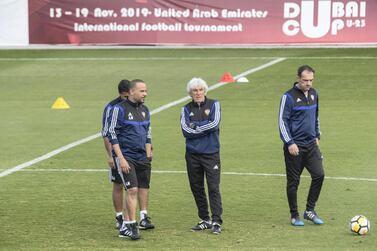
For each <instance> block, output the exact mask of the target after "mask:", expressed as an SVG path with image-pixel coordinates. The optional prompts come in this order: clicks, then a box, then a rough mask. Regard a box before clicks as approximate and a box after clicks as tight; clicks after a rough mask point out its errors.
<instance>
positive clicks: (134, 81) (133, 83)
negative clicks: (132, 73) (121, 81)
mask: <svg viewBox="0 0 377 251" xmlns="http://www.w3.org/2000/svg"><path fill="white" fill-rule="evenodd" d="M137 83H145V82H144V80H141V79H134V80H131V82H130V89H132V88H134V87H135V86H136V84H137Z"/></svg>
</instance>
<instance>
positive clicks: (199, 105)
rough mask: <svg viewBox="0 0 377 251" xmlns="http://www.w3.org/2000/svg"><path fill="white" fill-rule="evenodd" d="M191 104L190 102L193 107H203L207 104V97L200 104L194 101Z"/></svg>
mask: <svg viewBox="0 0 377 251" xmlns="http://www.w3.org/2000/svg"><path fill="white" fill-rule="evenodd" d="M191 102H192V104H193V106H195V107H202V106H203V105H205V103H207V97H206V96H205V97H204V101H203V102H200V104H198V103H196V102H194V99H193V100H192V101H191Z"/></svg>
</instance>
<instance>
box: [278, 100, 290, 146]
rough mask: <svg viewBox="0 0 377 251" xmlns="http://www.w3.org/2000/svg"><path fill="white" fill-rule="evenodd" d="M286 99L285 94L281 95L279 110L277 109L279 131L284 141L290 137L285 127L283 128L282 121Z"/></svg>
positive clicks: (287, 140)
mask: <svg viewBox="0 0 377 251" xmlns="http://www.w3.org/2000/svg"><path fill="white" fill-rule="evenodd" d="M286 100H287V95H283V97H282V99H281V104H280V111H279V128H280V133H281V135H282V136H283V138H284V140H285V142H287V143H288V142H289V141H291V138H290V137H289V136H288V132H287V129H286V128H285V125H284V121H283V112H284V107H285V102H286Z"/></svg>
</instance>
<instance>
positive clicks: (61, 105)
mask: <svg viewBox="0 0 377 251" xmlns="http://www.w3.org/2000/svg"><path fill="white" fill-rule="evenodd" d="M51 108H52V109H69V105H68V104H67V102H65V100H64V98H62V97H59V98H57V99H56V100H55V102H54V104H53V105H52V106H51Z"/></svg>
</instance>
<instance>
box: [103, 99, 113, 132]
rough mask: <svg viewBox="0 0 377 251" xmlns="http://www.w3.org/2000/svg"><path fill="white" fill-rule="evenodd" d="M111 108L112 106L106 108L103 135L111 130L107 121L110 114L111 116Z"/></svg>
mask: <svg viewBox="0 0 377 251" xmlns="http://www.w3.org/2000/svg"><path fill="white" fill-rule="evenodd" d="M110 110H111V107H110V106H109V107H107V109H106V115H105V121H104V125H103V128H102V137H105V136H106V134H107V132H108V131H109V123H108V122H107V120H108V118H109V116H110Z"/></svg>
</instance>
